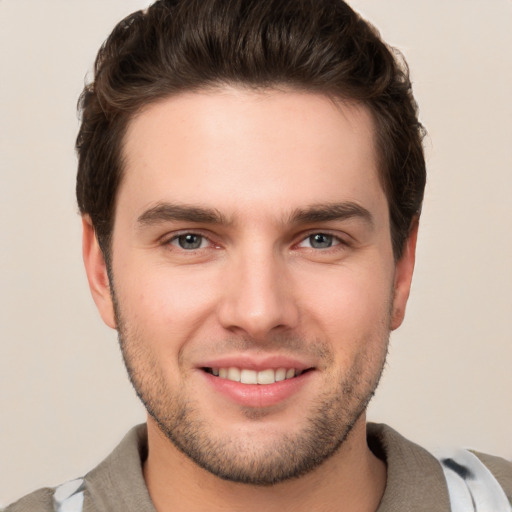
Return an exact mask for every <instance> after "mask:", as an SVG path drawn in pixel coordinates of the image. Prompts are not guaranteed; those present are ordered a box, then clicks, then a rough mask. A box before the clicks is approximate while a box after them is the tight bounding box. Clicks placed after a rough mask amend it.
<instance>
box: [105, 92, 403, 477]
mask: <svg viewBox="0 0 512 512" xmlns="http://www.w3.org/2000/svg"><path fill="white" fill-rule="evenodd" d="M124 157H125V174H124V177H123V181H122V184H121V187H120V189H119V191H118V197H117V206H116V215H115V224H114V231H113V242H112V275H113V283H112V286H113V295H114V296H115V309H116V311H115V314H114V313H113V307H112V305H111V304H109V300H108V299H107V298H106V295H105V296H104V302H103V303H102V304H103V305H102V306H101V305H100V310H101V311H102V315H103V317H104V319H105V320H106V321H107V323H109V324H110V325H117V328H118V330H119V334H120V340H121V345H122V350H123V355H124V358H125V361H126V364H127V367H128V370H129V373H130V376H131V379H132V382H133V384H134V386H135V388H136V390H137V393H138V394H139V396H140V397H141V399H142V400H143V402H144V403H145V405H146V407H147V409H148V411H149V413H150V415H151V416H152V418H153V420H154V421H155V422H156V423H158V425H159V426H160V428H161V430H162V431H163V432H164V433H165V434H166V435H167V437H168V438H169V439H171V440H172V441H173V443H174V444H175V445H176V446H177V447H178V448H179V449H180V450H182V451H183V452H184V453H186V454H187V455H188V456H190V457H191V458H192V459H193V460H194V461H195V462H197V463H198V464H199V465H200V466H202V467H204V468H206V469H208V470H209V471H211V472H212V473H214V474H217V475H218V476H221V477H223V478H227V479H230V480H235V481H242V482H247V483H255V484H269V483H272V482H277V481H280V480H283V479H286V478H290V477H293V476H297V475H299V474H301V473H304V472H306V471H309V470H311V469H312V468H314V467H316V466H317V465H318V464H320V463H321V462H322V461H323V460H325V459H326V458H328V457H329V456H330V455H332V454H333V453H334V452H335V451H336V450H337V448H338V447H339V445H340V444H341V443H342V441H343V440H344V439H345V438H346V436H347V434H348V432H349V431H350V429H351V428H352V426H353V425H354V424H356V423H357V422H358V421H359V422H361V421H364V414H363V413H364V410H365V407H366V405H367V402H368V400H369V399H370V397H371V395H372V394H373V392H374V390H375V387H376V385H377V382H378V380H379V376H380V373H381V370H382V367H383V364H384V360H385V355H386V351H387V344H388V335H389V331H390V329H392V328H394V327H396V326H398V324H399V323H400V321H401V314H402V312H403V308H404V307H405V301H406V299H407V293H408V289H409V279H410V275H409V273H410V272H412V266H411V265H409V266H408V267H407V268H409V267H410V272H409V271H406V272H405V274H406V275H405V277H404V276H403V275H402V274H404V272H400V271H399V266H400V265H401V263H400V262H399V263H398V266H395V262H394V259H393V253H392V247H391V237H390V226H389V216H388V205H387V200H386V197H385V194H384V192H383V190H382V188H381V185H380V182H379V179H378V171H377V163H376V154H375V149H374V143H373V123H372V120H371V116H370V115H369V113H368V112H367V111H366V110H365V109H364V108H363V107H361V106H356V105H353V104H347V103H340V104H336V103H334V102H333V101H332V100H330V99H328V98H326V97H324V96H321V95H315V94H308V93H299V92H290V91H288V92H282V91H281V92H279V91H265V92H253V91H248V90H243V89H232V88H224V89H219V90H216V91H210V92H202V93H190V94H183V95H179V96H175V97H173V98H170V99H167V100H165V101H162V102H160V103H158V104H155V105H152V106H149V107H148V108H147V109H146V110H144V111H143V112H142V113H140V114H139V115H138V116H137V117H136V118H135V119H134V120H132V122H131V124H130V125H129V129H128V132H127V134H126V138H125V145H124ZM407 257H408V256H407V252H406V256H405V258H407ZM397 276H398V277H397ZM97 302H101V301H98V300H97ZM258 381H259V383H257V382H258ZM153 420H152V421H153Z"/></svg>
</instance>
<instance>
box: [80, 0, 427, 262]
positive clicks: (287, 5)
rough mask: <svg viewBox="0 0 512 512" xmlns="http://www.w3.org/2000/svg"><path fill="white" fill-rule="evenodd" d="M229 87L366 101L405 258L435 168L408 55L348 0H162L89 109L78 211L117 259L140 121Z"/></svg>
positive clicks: (134, 29)
mask: <svg viewBox="0 0 512 512" xmlns="http://www.w3.org/2000/svg"><path fill="white" fill-rule="evenodd" d="M222 84H231V85H237V84H241V85H244V86H246V87H247V86H249V87H254V88H272V87H276V86H287V87H291V88H295V89H301V90H308V91H312V92H318V93H322V94H327V95H332V96H334V97H336V98H340V99H348V100H355V101H358V102H361V103H362V104H364V105H366V106H367V107H368V108H369V109H370V111H371V112H372V114H373V117H374V120H375V126H376V140H377V151H378V158H379V170H380V177H381V183H382V185H383V188H384V190H385V192H386V196H387V199H388V204H389V212H390V220H391V237H392V243H393V250H394V254H395V258H399V257H400V255H401V252H402V248H403V244H404V242H405V240H406V239H407V237H408V235H409V233H410V229H411V225H412V222H413V221H414V219H415V218H416V217H417V216H418V215H419V213H420V210H421V204H422V200H423V192H424V188H425V179H426V171H425V161H424V156H423V148H422V139H423V128H422V126H421V124H420V123H419V121H418V119H417V107H416V103H415V101H414V98H413V96H412V91H411V83H410V80H409V73H408V69H407V65H406V64H405V62H403V60H402V59H401V58H400V57H399V55H398V53H397V52H396V51H394V50H391V49H390V48H388V47H387V46H386V45H385V44H384V43H383V42H382V40H381V39H380V37H379V34H378V32H377V31H376V30H375V29H374V28H373V27H372V26H371V25H370V24H369V23H368V22H366V21H364V20H363V19H362V18H361V17H360V16H359V15H357V14H356V13H355V12H354V11H353V10H352V9H351V8H350V7H349V6H348V5H347V4H346V3H345V2H343V1H342V0H159V1H157V2H155V3H154V4H153V5H152V6H150V7H149V8H148V9H147V10H145V11H137V12H135V13H133V14H131V15H130V16H128V17H127V18H125V19H124V20H123V21H121V22H120V23H119V24H118V25H117V26H116V27H115V28H114V30H113V32H112V33H111V35H110V36H109V38H108V39H107V40H106V41H105V43H104V44H103V46H102V47H101V49H100V51H99V53H98V56H97V58H96V62H95V69H94V81H93V82H92V83H90V84H88V85H86V87H85V88H84V91H83V92H82V95H81V96H80V101H79V109H80V110H81V116H82V122H81V127H80V131H79V134H78V137H77V142H76V148H77V152H78V157H79V163H78V175H77V187H76V193H77V199H78V205H79V208H80V211H81V213H82V214H88V215H90V217H91V220H92V223H93V226H94V229H95V231H96V235H97V237H98V241H99V243H100V246H101V248H102V251H103V253H104V255H105V258H106V259H107V261H109V258H110V245H111V244H110V242H111V235H112V229H113V220H114V219H113V218H114V212H115V202H116V193H117V189H118V187H119V184H120V182H121V179H122V173H123V159H122V143H123V137H124V134H125V131H126V127H127V125H128V123H129V121H130V119H131V118H132V117H133V116H134V114H135V113H137V112H138V111H139V110H140V109H141V108H142V107H144V106H146V105H148V104H151V103H154V102H156V101H157V100H159V99H162V98H165V97H168V96H172V95H173V94H177V93H180V92H184V91H194V90H200V89H203V88H207V87H210V86H216V85H222Z"/></svg>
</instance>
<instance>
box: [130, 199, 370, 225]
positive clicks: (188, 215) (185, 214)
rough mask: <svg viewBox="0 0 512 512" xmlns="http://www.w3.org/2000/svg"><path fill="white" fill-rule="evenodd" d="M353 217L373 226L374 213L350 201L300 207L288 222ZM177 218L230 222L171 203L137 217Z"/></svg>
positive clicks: (144, 220) (149, 220) (145, 221)
mask: <svg viewBox="0 0 512 512" xmlns="http://www.w3.org/2000/svg"><path fill="white" fill-rule="evenodd" d="M352 218H359V219H361V220H362V221H364V222H365V223H366V224H368V225H369V226H370V227H373V226H374V221H373V216H372V214H371V213H370V212H369V211H368V210H367V209H366V208H364V207H363V206H361V205H359V204H357V203H354V202H351V201H346V202H342V203H330V204H318V205H311V206H308V207H306V208H298V209H296V210H294V211H293V212H292V214H291V215H290V217H289V222H290V223H291V224H313V223H316V222H329V221H335V220H348V219H352ZM176 221H184V222H193V223H197V224H223V225H228V224H231V222H230V221H228V219H227V218H226V217H225V216H224V215H222V213H221V212H219V211H218V210H216V209H214V208H203V207H200V206H191V205H186V204H171V203H158V204H156V205H155V206H153V207H151V208H149V209H148V210H146V211H144V212H143V213H142V214H141V215H139V217H138V218H137V224H139V225H140V226H151V225H155V224H160V223H164V222H176Z"/></svg>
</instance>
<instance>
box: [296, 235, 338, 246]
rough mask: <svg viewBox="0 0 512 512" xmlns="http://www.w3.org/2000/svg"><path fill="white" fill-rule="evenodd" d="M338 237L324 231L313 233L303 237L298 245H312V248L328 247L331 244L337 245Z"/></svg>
mask: <svg viewBox="0 0 512 512" xmlns="http://www.w3.org/2000/svg"><path fill="white" fill-rule="evenodd" d="M339 243H340V241H339V239H338V238H336V237H335V236H333V235H328V234H326V233H314V234H313V235H309V236H308V237H307V238H305V239H304V240H303V241H302V242H301V243H300V244H299V247H312V248H313V249H329V248H330V247H332V246H333V245H338V244H339Z"/></svg>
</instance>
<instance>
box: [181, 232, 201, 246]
mask: <svg viewBox="0 0 512 512" xmlns="http://www.w3.org/2000/svg"><path fill="white" fill-rule="evenodd" d="M178 241H179V244H180V247H181V248H182V249H199V247H200V246H201V237H200V236H198V235H193V234H188V235H181V236H180V237H179V238H178Z"/></svg>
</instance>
